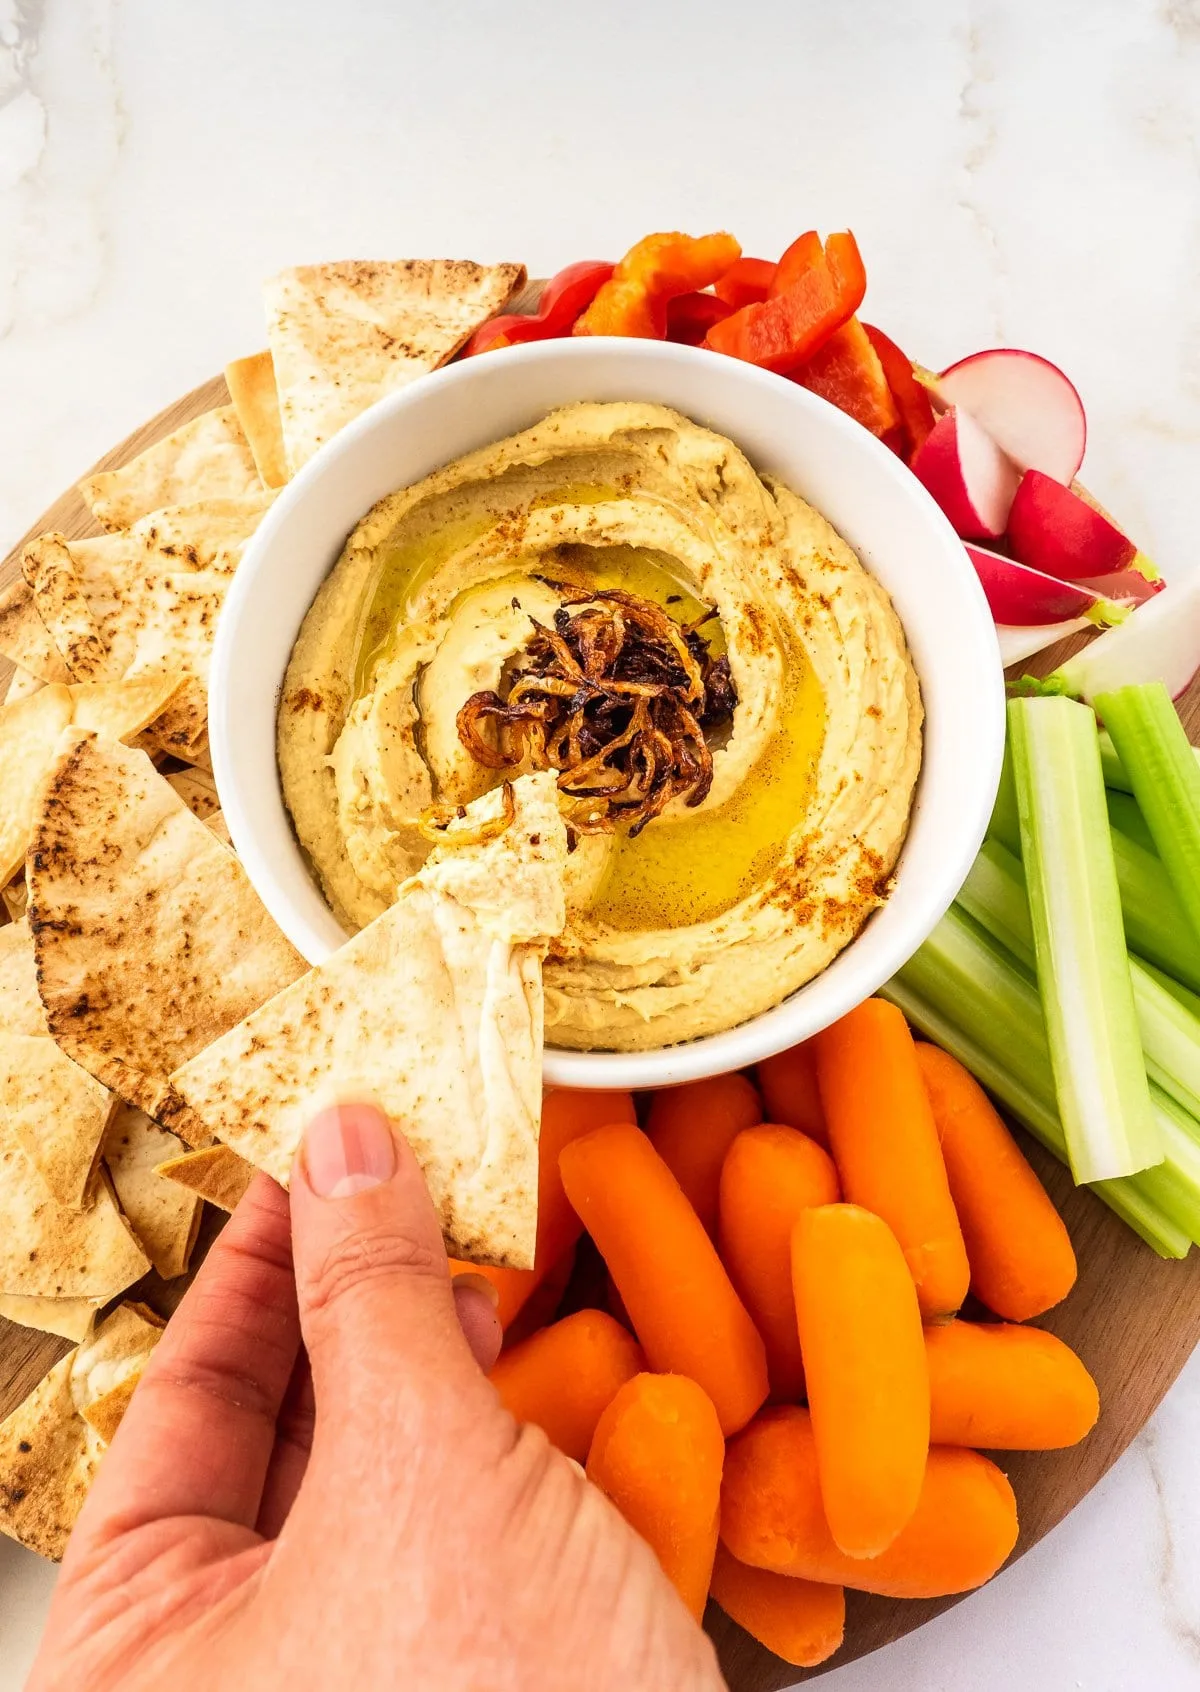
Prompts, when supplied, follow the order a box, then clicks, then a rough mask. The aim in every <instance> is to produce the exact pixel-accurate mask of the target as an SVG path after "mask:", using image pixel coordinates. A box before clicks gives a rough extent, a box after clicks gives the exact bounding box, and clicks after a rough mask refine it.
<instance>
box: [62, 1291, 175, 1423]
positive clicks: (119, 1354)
mask: <svg viewBox="0 0 1200 1692" xmlns="http://www.w3.org/2000/svg"><path fill="white" fill-rule="evenodd" d="M165 1327H166V1323H165V1322H164V1321H163V1319H162V1317H161V1316H156V1315H155V1314H154V1312H153V1310H150V1309H148V1308H147V1307H146V1305H144V1304H133V1303H126V1304H122V1305H121V1306H120V1308H119V1309H117V1310H114V1311H113V1313H112V1315H111V1316H106V1317H105V1319H104V1321H103V1322H101V1323H100V1325H99V1327H98V1328H97V1329H96V1332H95V1333H94V1334H93V1335H92V1337H91V1338H90V1339H89V1340H86V1341H85V1342H84V1343H83V1344H82V1345H81V1346H80V1347H79V1349H78V1351H76V1353H75V1355H74V1357H73V1358H72V1360H71V1398H72V1400H73V1402H74V1405H75V1409H76V1411H77V1412H78V1414H79V1415H80V1416H82V1417H83V1419H84V1421H85V1422H87V1423H88V1425H89V1426H90V1427H92V1428H94V1429H95V1431H96V1432H97V1433H98V1434H99V1435H100V1437H101V1439H102V1440H103V1441H104V1443H105V1444H106V1445H108V1444H109V1443H110V1442H111V1440H112V1436H113V1434H114V1433H116V1431H117V1428H118V1426H119V1425H120V1421H121V1417H122V1416H123V1415H124V1413H125V1409H126V1407H127V1406H128V1404H129V1400H130V1399H131V1398H132V1397H133V1389H134V1387H136V1386H137V1383H138V1382H139V1381H140V1380H141V1378H142V1371H143V1370H144V1369H145V1367H146V1364H147V1363H148V1362H149V1361H150V1354H151V1352H152V1351H153V1350H154V1347H155V1346H156V1345H157V1344H158V1342H159V1340H160V1338H161V1337H162V1331H163V1329H164V1328H165Z"/></svg>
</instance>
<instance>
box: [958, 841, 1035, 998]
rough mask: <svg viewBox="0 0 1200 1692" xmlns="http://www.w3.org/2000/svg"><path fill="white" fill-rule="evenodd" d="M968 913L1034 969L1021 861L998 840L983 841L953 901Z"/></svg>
mask: <svg viewBox="0 0 1200 1692" xmlns="http://www.w3.org/2000/svg"><path fill="white" fill-rule="evenodd" d="M955 903H956V904H958V905H960V906H961V907H962V909H963V910H964V911H966V913H967V915H968V916H971V917H974V919H975V921H976V922H977V923H978V924H979V926H980V927H981V928H983V929H985V930H986V932H987V933H988V934H990V935H992V937H993V938H994V939H996V940H998V941H999V942H1000V944H1001V945H1002V946H1004V947H1006V948H1007V949H1008V950H1009V951H1010V952H1011V953H1012V954H1013V956H1014V957H1015V958H1017V959H1018V960H1019V961H1020V962H1021V963H1022V964H1024V966H1025V968H1026V969H1027V970H1030V971H1033V970H1035V969H1036V967H1037V964H1036V960H1035V957H1034V950H1033V922H1032V919H1031V918H1030V915H1029V895H1028V894H1027V893H1026V891H1025V871H1024V870H1023V869H1022V867H1021V860H1020V859H1019V858H1015V857H1014V856H1013V854H1012V853H1011V852H1010V851H1009V850H1008V848H1007V846H1002V845H1001V844H1000V842H999V841H998V840H985V841H984V843H983V845H982V846H981V847H980V849H979V856H978V857H977V858H976V859H975V862H974V863H973V864H972V865H971V871H970V874H969V875H968V876H967V879H966V881H964V882H963V884H962V886H961V887H960V888H959V891H958V898H957V900H956V901H955Z"/></svg>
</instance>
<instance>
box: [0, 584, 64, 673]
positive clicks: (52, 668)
mask: <svg viewBox="0 0 1200 1692" xmlns="http://www.w3.org/2000/svg"><path fill="white" fill-rule="evenodd" d="M0 652H2V653H3V654H4V656H5V657H6V658H11V660H12V662H13V663H14V664H18V665H19V666H20V667H21V669H23V670H28V671H29V673H30V674H31V675H33V676H36V677H37V678H38V680H39V681H44V682H65V681H70V679H71V674H70V671H69V670H68V669H67V666H66V665H65V664H64V663H63V661H62V654H61V653H60V652H59V650H58V648H57V646H55V644H54V642H53V641H52V640H51V638H50V635H49V632H48V630H47V628H46V625H45V623H43V622H42V619H41V618H40V617H39V616H38V611H37V606H36V605H35V604H34V603H33V590H32V588H31V587H30V586H29V583H28V582H27V581H26V580H25V578H24V576H18V577H17V579H16V580H15V581H11V582H9V584H8V586H7V587H6V588H4V589H3V590H2V591H0Z"/></svg>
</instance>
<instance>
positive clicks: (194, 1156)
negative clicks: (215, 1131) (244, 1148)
mask: <svg viewBox="0 0 1200 1692" xmlns="http://www.w3.org/2000/svg"><path fill="white" fill-rule="evenodd" d="M156 1172H157V1173H158V1174H159V1175H161V1176H163V1177H165V1179H166V1180H168V1181H176V1182H178V1184H179V1185H180V1186H181V1187H186V1188H187V1190H188V1191H189V1192H192V1193H195V1194H196V1195H197V1196H198V1197H199V1198H202V1199H206V1200H207V1201H208V1203H209V1204H215V1205H216V1206H217V1208H218V1209H219V1210H229V1211H233V1210H236V1209H237V1207H238V1204H239V1202H240V1200H241V1199H242V1198H243V1196H244V1195H245V1191H246V1188H247V1187H248V1186H249V1185H250V1183H251V1181H253V1179H254V1176H255V1174H256V1170H255V1168H254V1165H253V1164H252V1163H247V1162H246V1160H245V1158H244V1157H239V1156H238V1154H237V1152H235V1151H231V1150H230V1148H229V1147H228V1146H222V1145H219V1144H218V1145H215V1146H203V1147H202V1148H201V1149H200V1150H199V1151H191V1152H185V1153H184V1155H183V1156H182V1157H172V1158H168V1159H167V1161H166V1162H165V1163H160V1164H159V1165H158V1167H157V1171H156Z"/></svg>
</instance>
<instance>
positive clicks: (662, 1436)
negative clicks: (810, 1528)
mask: <svg viewBox="0 0 1200 1692" xmlns="http://www.w3.org/2000/svg"><path fill="white" fill-rule="evenodd" d="M724 1460H725V1442H724V1440H723V1439H722V1437H721V1428H720V1424H719V1422H718V1421H717V1413H716V1411H715V1410H714V1409H713V1406H712V1403H711V1402H710V1400H709V1399H708V1398H707V1397H706V1396H705V1394H704V1393H703V1392H702V1391H701V1389H700V1388H699V1387H698V1386H697V1385H696V1383H695V1381H690V1380H688V1379H687V1378H686V1377H685V1376H683V1375H635V1376H634V1377H633V1379H632V1380H631V1381H626V1383H625V1385H624V1386H623V1387H621V1389H620V1390H619V1391H618V1393H617V1395H616V1397H615V1398H614V1399H613V1400H612V1403H611V1404H609V1406H608V1408H607V1409H606V1410H605V1411H604V1413H603V1415H602V1416H601V1417H600V1421H599V1423H598V1425H597V1428H596V1435H595V1438H594V1439H593V1440H592V1448H591V1451H590V1452H589V1453H588V1460H587V1473H588V1479H589V1480H590V1481H593V1482H594V1483H595V1484H596V1485H597V1486H598V1487H599V1488H600V1490H601V1492H603V1493H606V1494H607V1496H608V1497H609V1498H611V1499H612V1501H613V1503H614V1504H615V1505H616V1507H617V1509H618V1510H619V1511H620V1512H621V1514H622V1515H623V1516H624V1518H625V1520H626V1521H627V1522H628V1523H629V1525H630V1527H632V1528H635V1529H636V1530H637V1532H638V1533H640V1534H641V1536H642V1538H643V1539H645V1540H646V1541H648V1543H649V1545H650V1547H651V1549H652V1550H653V1551H654V1553H655V1555H656V1556H657V1558H658V1560H659V1562H660V1563H661V1564H662V1566H663V1572H664V1573H665V1574H666V1576H667V1578H668V1580H669V1581H670V1582H671V1584H672V1585H673V1586H674V1587H675V1590H676V1591H677V1592H678V1593H679V1596H680V1597H681V1598H682V1599H683V1601H684V1603H685V1604H686V1605H687V1607H688V1609H689V1610H690V1611H691V1612H692V1614H693V1615H694V1616H695V1618H696V1620H697V1621H699V1619H700V1617H701V1616H702V1615H703V1614H704V1602H705V1599H706V1598H707V1597H708V1585H709V1581H710V1580H711V1578H712V1567H713V1557H714V1556H715V1554H716V1549H717V1523H718V1512H719V1509H720V1502H721V1469H722V1465H723V1463H724Z"/></svg>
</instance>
